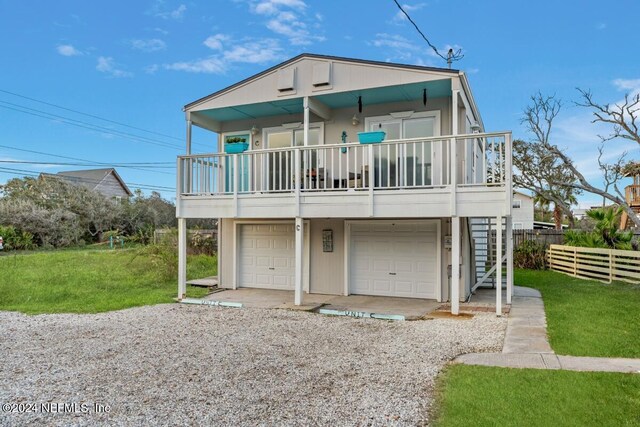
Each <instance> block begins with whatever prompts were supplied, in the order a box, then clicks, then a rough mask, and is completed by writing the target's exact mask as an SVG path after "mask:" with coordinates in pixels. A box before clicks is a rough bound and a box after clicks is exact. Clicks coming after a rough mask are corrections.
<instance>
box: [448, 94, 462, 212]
mask: <svg viewBox="0 0 640 427" xmlns="http://www.w3.org/2000/svg"><path fill="white" fill-rule="evenodd" d="M459 95H460V90H458V89H454V90H452V91H451V136H452V137H451V140H450V146H449V156H450V157H451V158H450V159H449V160H450V167H449V174H450V177H449V182H450V183H451V216H456V215H458V213H457V210H458V209H457V196H456V190H457V185H458V150H457V146H458V143H457V140H456V135H458V127H459V123H458V114H459V112H458V97H459Z"/></svg>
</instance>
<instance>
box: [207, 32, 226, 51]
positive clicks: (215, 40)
mask: <svg viewBox="0 0 640 427" xmlns="http://www.w3.org/2000/svg"><path fill="white" fill-rule="evenodd" d="M227 40H229V36H228V35H226V34H214V35H213V36H209V37H207V39H206V40H205V41H204V42H203V44H204V45H205V46H206V47H208V48H209V49H213V50H221V49H222V42H224V41H227Z"/></svg>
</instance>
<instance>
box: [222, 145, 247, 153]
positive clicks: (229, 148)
mask: <svg viewBox="0 0 640 427" xmlns="http://www.w3.org/2000/svg"><path fill="white" fill-rule="evenodd" d="M248 149H249V143H248V142H234V143H230V144H224V152H225V153H227V154H238V153H244V152H245V151H247V150H248Z"/></svg>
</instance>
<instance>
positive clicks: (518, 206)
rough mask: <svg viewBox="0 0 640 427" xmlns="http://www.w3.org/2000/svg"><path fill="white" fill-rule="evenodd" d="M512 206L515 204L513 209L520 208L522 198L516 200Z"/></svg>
mask: <svg viewBox="0 0 640 427" xmlns="http://www.w3.org/2000/svg"><path fill="white" fill-rule="evenodd" d="M512 206H513V209H520V208H521V207H522V200H514V201H513V205H512ZM520 225H522V224H520Z"/></svg>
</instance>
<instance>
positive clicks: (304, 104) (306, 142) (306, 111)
mask: <svg viewBox="0 0 640 427" xmlns="http://www.w3.org/2000/svg"><path fill="white" fill-rule="evenodd" d="M302 107H303V108H304V122H303V128H302V129H303V133H304V146H305V147H307V146H308V145H309V97H308V96H305V97H304V99H303V100H302Z"/></svg>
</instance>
